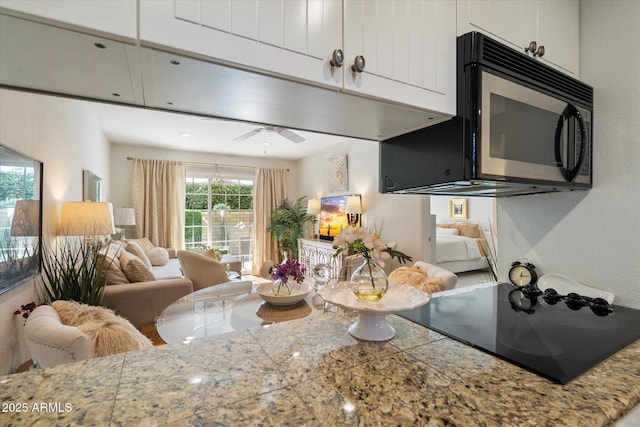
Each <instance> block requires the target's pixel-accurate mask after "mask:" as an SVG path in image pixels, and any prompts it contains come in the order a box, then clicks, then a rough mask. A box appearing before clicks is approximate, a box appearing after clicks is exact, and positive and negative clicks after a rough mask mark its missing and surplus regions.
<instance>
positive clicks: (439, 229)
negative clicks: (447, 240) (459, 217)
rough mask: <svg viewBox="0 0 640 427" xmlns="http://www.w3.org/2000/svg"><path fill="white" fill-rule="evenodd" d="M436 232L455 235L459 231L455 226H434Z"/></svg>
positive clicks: (442, 234)
mask: <svg viewBox="0 0 640 427" xmlns="http://www.w3.org/2000/svg"><path fill="white" fill-rule="evenodd" d="M436 234H439V235H441V236H457V235H458V234H459V232H458V229H457V228H444V227H436Z"/></svg>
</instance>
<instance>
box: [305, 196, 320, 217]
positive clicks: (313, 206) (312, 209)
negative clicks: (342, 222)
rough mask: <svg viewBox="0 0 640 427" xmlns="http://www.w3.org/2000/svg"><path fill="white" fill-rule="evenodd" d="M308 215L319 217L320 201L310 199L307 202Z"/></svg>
mask: <svg viewBox="0 0 640 427" xmlns="http://www.w3.org/2000/svg"><path fill="white" fill-rule="evenodd" d="M307 213H308V214H309V215H318V214H319V213H320V200H318V199H309V201H308V202H307Z"/></svg>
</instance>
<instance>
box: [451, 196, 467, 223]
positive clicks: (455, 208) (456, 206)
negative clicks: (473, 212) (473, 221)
mask: <svg viewBox="0 0 640 427" xmlns="http://www.w3.org/2000/svg"><path fill="white" fill-rule="evenodd" d="M449 209H450V214H449V216H450V217H451V218H456V219H467V217H468V215H467V199H451V200H450V201H449Z"/></svg>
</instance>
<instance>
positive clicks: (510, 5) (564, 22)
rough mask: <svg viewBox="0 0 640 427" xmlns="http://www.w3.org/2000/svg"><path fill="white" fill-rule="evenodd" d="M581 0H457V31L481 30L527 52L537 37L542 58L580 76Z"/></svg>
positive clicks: (461, 32)
mask: <svg viewBox="0 0 640 427" xmlns="http://www.w3.org/2000/svg"><path fill="white" fill-rule="evenodd" d="M579 12H580V11H579V2H578V0H555V1H547V0H509V1H504V0H458V35H462V34H465V33H467V32H469V31H480V32H482V33H484V34H487V35H489V36H491V37H493V38H495V39H497V40H499V41H501V42H503V43H504V44H506V45H508V46H511V47H513V48H514V49H516V50H518V51H520V52H524V49H525V48H526V47H527V46H529V43H531V42H532V41H535V42H536V44H537V45H538V46H544V49H545V53H544V56H543V57H542V58H541V60H542V61H543V62H545V63H546V64H547V65H550V66H552V67H554V68H556V69H558V70H560V71H563V72H565V73H568V74H570V75H573V76H574V77H577V76H578V71H579V70H578V68H579V48H580V46H579V19H580V18H579Z"/></svg>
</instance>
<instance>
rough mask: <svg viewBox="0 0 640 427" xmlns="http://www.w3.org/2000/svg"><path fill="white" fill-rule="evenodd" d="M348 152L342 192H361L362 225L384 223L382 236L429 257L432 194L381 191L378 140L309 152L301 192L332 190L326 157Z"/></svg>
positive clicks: (348, 142)
mask: <svg viewBox="0 0 640 427" xmlns="http://www.w3.org/2000/svg"><path fill="white" fill-rule="evenodd" d="M341 153H346V154H347V156H348V157H347V163H348V172H349V190H348V191H346V192H344V193H341V194H360V195H361V196H362V209H363V215H362V221H363V225H365V226H368V225H374V224H377V225H378V226H380V225H382V227H383V229H382V239H383V240H384V241H385V242H387V243H390V242H394V241H395V242H399V243H400V246H399V247H398V250H400V251H402V252H404V253H406V254H407V255H410V256H412V257H413V258H414V259H415V260H425V259H428V248H427V245H426V242H427V239H428V231H429V230H428V224H429V198H428V197H426V196H418V195H395V194H379V193H378V175H379V173H378V164H379V160H378V159H379V153H378V143H376V142H372V141H363V140H355V139H345V142H344V143H342V144H341V145H338V146H337V147H334V148H332V149H331V151H330V152H327V153H325V154H324V155H321V156H318V155H315V156H310V157H306V158H304V159H302V160H301V161H300V163H301V165H300V170H301V171H302V172H303V173H301V174H300V195H306V196H308V197H309V198H320V197H322V196H328V195H339V194H329V193H327V189H326V182H327V167H326V166H327V160H328V159H329V158H330V157H332V156H334V155H336V154H341Z"/></svg>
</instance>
